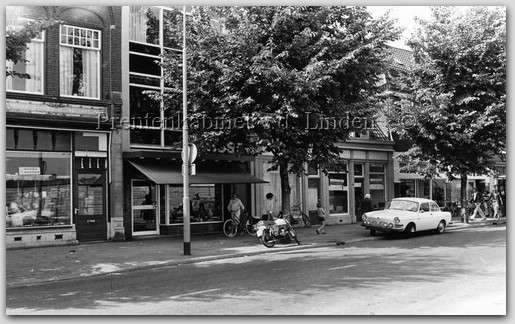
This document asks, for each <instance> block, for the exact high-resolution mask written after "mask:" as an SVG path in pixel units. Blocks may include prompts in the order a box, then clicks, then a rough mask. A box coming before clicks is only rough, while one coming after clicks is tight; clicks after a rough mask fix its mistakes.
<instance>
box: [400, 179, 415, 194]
mask: <svg viewBox="0 0 515 324" xmlns="http://www.w3.org/2000/svg"><path fill="white" fill-rule="evenodd" d="M400 197H415V180H401V185H400Z"/></svg>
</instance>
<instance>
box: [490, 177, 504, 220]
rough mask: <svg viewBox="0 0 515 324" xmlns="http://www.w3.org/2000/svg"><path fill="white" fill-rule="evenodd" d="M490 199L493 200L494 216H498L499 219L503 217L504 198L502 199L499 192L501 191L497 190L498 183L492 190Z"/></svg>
mask: <svg viewBox="0 0 515 324" xmlns="http://www.w3.org/2000/svg"><path fill="white" fill-rule="evenodd" d="M490 200H491V201H492V208H493V210H494V218H497V219H499V218H501V205H502V200H501V194H500V193H499V191H497V185H495V186H494V190H492V194H491V198H490Z"/></svg>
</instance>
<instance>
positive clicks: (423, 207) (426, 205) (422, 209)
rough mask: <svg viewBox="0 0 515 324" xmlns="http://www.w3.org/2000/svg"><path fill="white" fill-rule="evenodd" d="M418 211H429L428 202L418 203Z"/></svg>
mask: <svg viewBox="0 0 515 324" xmlns="http://www.w3.org/2000/svg"><path fill="white" fill-rule="evenodd" d="M420 211H425V212H428V211H429V203H421V204H420Z"/></svg>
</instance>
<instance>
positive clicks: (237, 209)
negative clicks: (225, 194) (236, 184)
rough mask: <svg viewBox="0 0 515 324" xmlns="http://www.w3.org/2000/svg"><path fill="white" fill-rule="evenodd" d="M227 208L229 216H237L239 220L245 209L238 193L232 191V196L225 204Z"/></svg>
mask: <svg viewBox="0 0 515 324" xmlns="http://www.w3.org/2000/svg"><path fill="white" fill-rule="evenodd" d="M227 209H228V210H229V212H230V213H231V216H232V217H233V218H237V219H238V221H239V220H240V214H241V212H242V211H243V210H244V209H245V206H243V203H242V202H241V200H240V198H238V195H237V194H235V193H233V194H232V198H231V200H230V201H229V204H228V205H227Z"/></svg>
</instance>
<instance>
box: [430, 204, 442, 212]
mask: <svg viewBox="0 0 515 324" xmlns="http://www.w3.org/2000/svg"><path fill="white" fill-rule="evenodd" d="M431 211H434V212H437V211H440V207H438V205H437V204H435V203H431Z"/></svg>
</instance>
